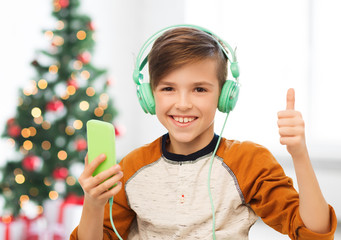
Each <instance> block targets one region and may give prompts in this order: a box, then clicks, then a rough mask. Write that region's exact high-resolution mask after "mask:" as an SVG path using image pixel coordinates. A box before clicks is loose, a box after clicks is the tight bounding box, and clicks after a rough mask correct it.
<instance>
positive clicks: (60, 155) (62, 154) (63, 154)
mask: <svg viewBox="0 0 341 240" xmlns="http://www.w3.org/2000/svg"><path fill="white" fill-rule="evenodd" d="M58 158H59V160H61V161H64V160H65V159H66V158H67V153H66V152H65V151H64V150H60V151H59V152H58Z"/></svg>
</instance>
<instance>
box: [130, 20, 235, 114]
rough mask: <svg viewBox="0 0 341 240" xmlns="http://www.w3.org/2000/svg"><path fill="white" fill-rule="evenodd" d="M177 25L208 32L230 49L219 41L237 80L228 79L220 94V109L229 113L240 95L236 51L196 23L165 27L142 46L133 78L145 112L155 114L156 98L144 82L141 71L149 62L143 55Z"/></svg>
mask: <svg viewBox="0 0 341 240" xmlns="http://www.w3.org/2000/svg"><path fill="white" fill-rule="evenodd" d="M177 27H189V28H195V29H198V30H201V31H203V32H206V33H208V34H210V35H212V36H214V37H215V38H217V39H219V40H220V41H221V42H222V43H223V44H224V45H225V46H226V47H227V48H228V50H229V53H230V55H229V54H228V52H227V51H226V49H225V48H224V47H223V46H222V45H221V44H220V42H219V41H217V43H218V44H219V46H220V48H221V50H222V51H223V52H224V54H225V56H226V57H227V59H228V61H229V62H230V70H231V73H232V76H233V78H234V79H235V80H226V82H225V83H224V86H223V88H222V90H221V93H220V96H219V102H218V109H219V111H221V112H223V113H229V112H230V111H232V110H233V109H234V107H235V105H236V103H237V100H238V95H239V81H238V77H239V66H238V62H237V58H236V54H235V51H234V50H233V49H232V48H231V46H230V45H229V44H228V43H227V42H225V41H224V40H222V39H220V38H219V37H218V36H217V35H215V34H213V33H212V32H211V31H209V30H207V29H204V28H202V27H199V26H195V25H189V24H184V25H174V26H170V27H167V28H164V29H161V30H160V31H158V32H156V33H155V34H154V35H152V36H151V37H150V38H149V39H148V40H147V41H146V42H145V43H144V44H143V46H142V48H141V50H140V52H139V54H138V55H137V58H136V64H135V69H134V72H133V80H134V82H135V84H136V90H137V97H138V100H139V102H140V105H141V107H142V109H143V111H144V112H145V113H150V114H155V100H154V96H153V92H152V89H151V86H150V83H147V82H143V74H142V73H141V71H142V70H143V68H144V66H145V65H146V64H147V62H148V55H147V56H146V57H145V58H144V59H143V61H142V63H141V59H142V56H143V54H144V52H145V51H146V49H147V48H148V46H149V45H150V44H151V43H152V42H154V41H155V40H156V39H157V38H158V37H159V36H160V35H161V34H162V33H163V32H165V31H167V30H169V29H172V28H177Z"/></svg>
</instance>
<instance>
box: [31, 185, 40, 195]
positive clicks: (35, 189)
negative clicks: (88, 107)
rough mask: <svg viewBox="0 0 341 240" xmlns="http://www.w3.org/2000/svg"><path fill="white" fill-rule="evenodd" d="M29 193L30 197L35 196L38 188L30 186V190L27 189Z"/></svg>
mask: <svg viewBox="0 0 341 240" xmlns="http://www.w3.org/2000/svg"><path fill="white" fill-rule="evenodd" d="M29 194H30V195H31V196H32V197H36V196H38V194H39V189H38V188H36V187H32V188H30V190H29Z"/></svg>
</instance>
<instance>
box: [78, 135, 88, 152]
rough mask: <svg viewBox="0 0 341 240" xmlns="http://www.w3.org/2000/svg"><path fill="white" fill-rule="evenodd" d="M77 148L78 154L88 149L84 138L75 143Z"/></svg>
mask: <svg viewBox="0 0 341 240" xmlns="http://www.w3.org/2000/svg"><path fill="white" fill-rule="evenodd" d="M75 145H76V146H75V147H76V150H77V151H78V152H81V151H84V150H85V149H86V148H87V146H88V145H87V142H86V140H85V139H84V138H80V139H78V140H76V141H75Z"/></svg>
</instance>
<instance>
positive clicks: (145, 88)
mask: <svg viewBox="0 0 341 240" xmlns="http://www.w3.org/2000/svg"><path fill="white" fill-rule="evenodd" d="M137 98H138V99H139V103H140V105H141V107H142V109H143V111H144V112H145V113H150V114H152V115H153V114H155V100H154V96H153V92H152V88H151V87H150V84H149V83H142V84H141V85H138V86H137Z"/></svg>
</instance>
